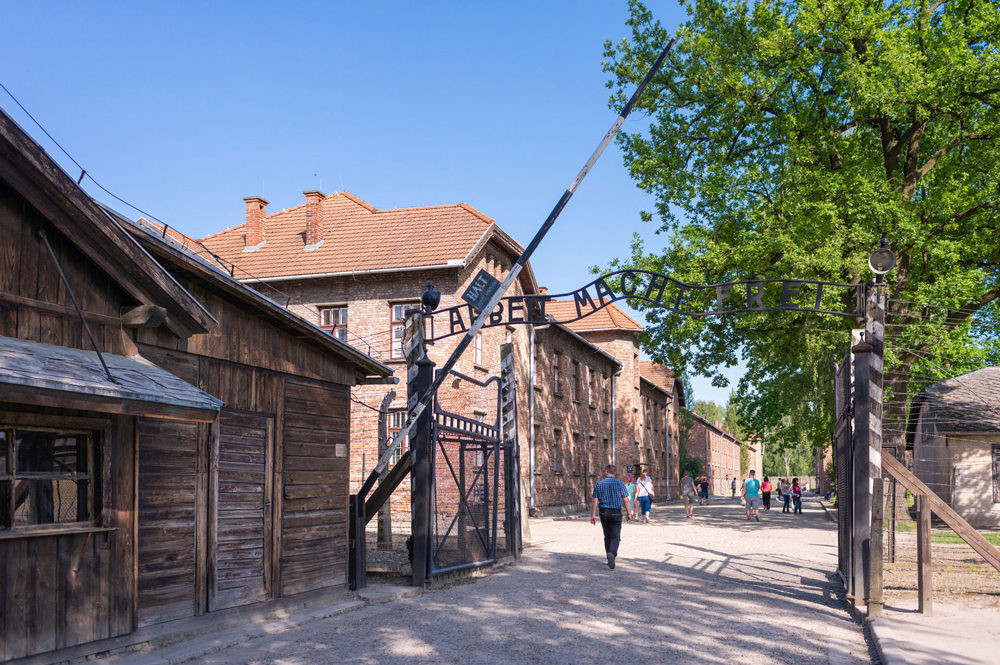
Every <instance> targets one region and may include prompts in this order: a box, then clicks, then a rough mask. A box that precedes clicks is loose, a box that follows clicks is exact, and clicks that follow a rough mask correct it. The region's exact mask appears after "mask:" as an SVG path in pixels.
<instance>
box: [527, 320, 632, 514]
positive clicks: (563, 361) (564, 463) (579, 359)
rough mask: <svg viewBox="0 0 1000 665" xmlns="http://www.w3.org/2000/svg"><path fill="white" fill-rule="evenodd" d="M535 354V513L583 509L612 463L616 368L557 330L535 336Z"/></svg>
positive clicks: (573, 336)
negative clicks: (612, 402) (613, 391)
mask: <svg viewBox="0 0 1000 665" xmlns="http://www.w3.org/2000/svg"><path fill="white" fill-rule="evenodd" d="M535 349H536V358H537V366H536V381H535V386H534V388H533V390H534V394H535V418H534V420H535V470H534V474H535V508H536V511H538V512H540V513H545V512H547V511H550V510H552V509H555V508H566V507H576V508H579V507H583V506H586V505H587V504H588V502H589V501H590V495H591V492H592V491H593V483H594V482H596V481H597V480H598V479H599V478H601V477H602V476H603V474H604V467H605V466H606V465H607V464H609V463H610V462H611V404H610V401H611V376H612V374H614V372H615V371H616V370H617V369H618V368H617V366H616V364H615V363H614V361H612V360H611V359H610V358H608V357H606V356H604V355H602V354H600V353H597V352H595V350H594V348H593V347H592V346H591V345H590V344H588V343H586V342H585V341H583V340H581V339H580V338H578V337H577V336H575V335H573V334H571V333H569V332H568V331H567V330H566V329H565V328H563V327H561V326H556V325H552V326H549V327H547V328H542V329H539V330H536V333H535ZM557 367H558V374H559V382H558V383H559V386H558V388H557V386H556V375H557ZM574 377H576V387H575V388H574ZM522 394H523V393H522ZM519 399H520V395H519ZM525 404H526V401H521V402H520V403H519V406H518V408H523V407H522V405H525Z"/></svg>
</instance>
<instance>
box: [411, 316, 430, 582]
mask: <svg viewBox="0 0 1000 665" xmlns="http://www.w3.org/2000/svg"><path fill="white" fill-rule="evenodd" d="M406 324H407V325H406V335H407V340H406V342H407V347H406V359H407V363H406V364H407V373H406V379H407V380H406V395H407V401H408V403H409V405H410V406H411V407H412V405H413V404H414V402H415V401H416V400H417V399H418V396H419V395H421V394H424V393H425V392H426V390H427V388H428V387H429V386H430V385H431V382H432V381H433V378H434V363H433V362H432V361H431V359H430V358H428V357H427V352H426V347H425V346H424V344H425V343H424V334H423V332H424V314H423V312H411V313H410V314H409V315H408V317H407V321H406ZM432 445H433V441H432V438H431V412H430V411H429V410H423V411H422V412H421V413H420V416H419V417H418V418H417V421H416V424H415V426H414V427H413V428H412V432H411V433H410V459H411V469H412V471H411V476H410V482H411V486H410V487H411V491H410V497H411V511H412V512H411V515H410V532H411V534H412V535H411V538H413V561H412V568H413V573H412V574H413V586H418V587H422V586H423V585H424V583H425V582H426V581H427V577H428V575H429V573H430V557H431V546H432V544H431V537H432V533H431V502H432V501H433V499H434V497H433V481H434V477H433V474H434V470H433V465H432V463H431V455H433V453H434V451H433V449H432V448H431V446H432Z"/></svg>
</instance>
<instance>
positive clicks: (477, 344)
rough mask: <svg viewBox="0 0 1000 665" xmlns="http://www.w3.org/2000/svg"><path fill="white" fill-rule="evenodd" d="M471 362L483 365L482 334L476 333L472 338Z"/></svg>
mask: <svg viewBox="0 0 1000 665" xmlns="http://www.w3.org/2000/svg"><path fill="white" fill-rule="evenodd" d="M472 362H473V363H475V364H476V365H482V364H483V333H482V332H477V333H476V336H475V337H473V338H472Z"/></svg>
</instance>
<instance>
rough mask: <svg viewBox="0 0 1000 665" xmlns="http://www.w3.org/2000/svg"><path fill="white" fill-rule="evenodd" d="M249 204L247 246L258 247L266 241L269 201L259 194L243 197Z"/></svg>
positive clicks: (245, 240)
mask: <svg viewBox="0 0 1000 665" xmlns="http://www.w3.org/2000/svg"><path fill="white" fill-rule="evenodd" d="M243 201H244V203H246V204H247V221H246V234H245V235H244V240H243V242H244V244H245V246H246V247H257V246H258V245H261V244H262V243H263V242H264V218H265V217H267V201H266V200H264V199H262V198H261V197H259V196H251V197H248V198H245V199H243Z"/></svg>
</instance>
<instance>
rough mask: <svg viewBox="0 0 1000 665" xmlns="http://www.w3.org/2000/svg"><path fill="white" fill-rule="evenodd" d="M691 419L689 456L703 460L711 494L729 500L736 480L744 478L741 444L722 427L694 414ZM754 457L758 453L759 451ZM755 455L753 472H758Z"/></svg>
mask: <svg viewBox="0 0 1000 665" xmlns="http://www.w3.org/2000/svg"><path fill="white" fill-rule="evenodd" d="M691 415H692V417H693V418H694V425H693V427H692V428H691V436H690V440H689V442H688V446H687V454H688V455H690V456H691V457H697V458H698V459H700V460H701V463H702V472H701V473H702V475H703V476H705V477H707V478H708V482H709V491H710V492H711V493H712V494H719V495H726V496H728V495H729V493H730V484H731V483H732V482H733V478H734V477H735V478H738V479H740V480H742V478H743V474H742V473H740V440H739V439H737V438H736V437H735V436H733V435H732V434H730V433H729V432H727V431H726V430H724V429H723V428H722V423H718V422H716V423H711V422H709V421H708V420H706V419H704V418H702V417H701V416H699V415H698V414H697V413H694V412H691ZM753 453H756V449H754V451H753ZM753 453H751V466H750V468H755V467H754V466H753V458H752V455H753ZM759 472H760V470H759V469H758V473H759ZM737 489H738V488H737Z"/></svg>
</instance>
